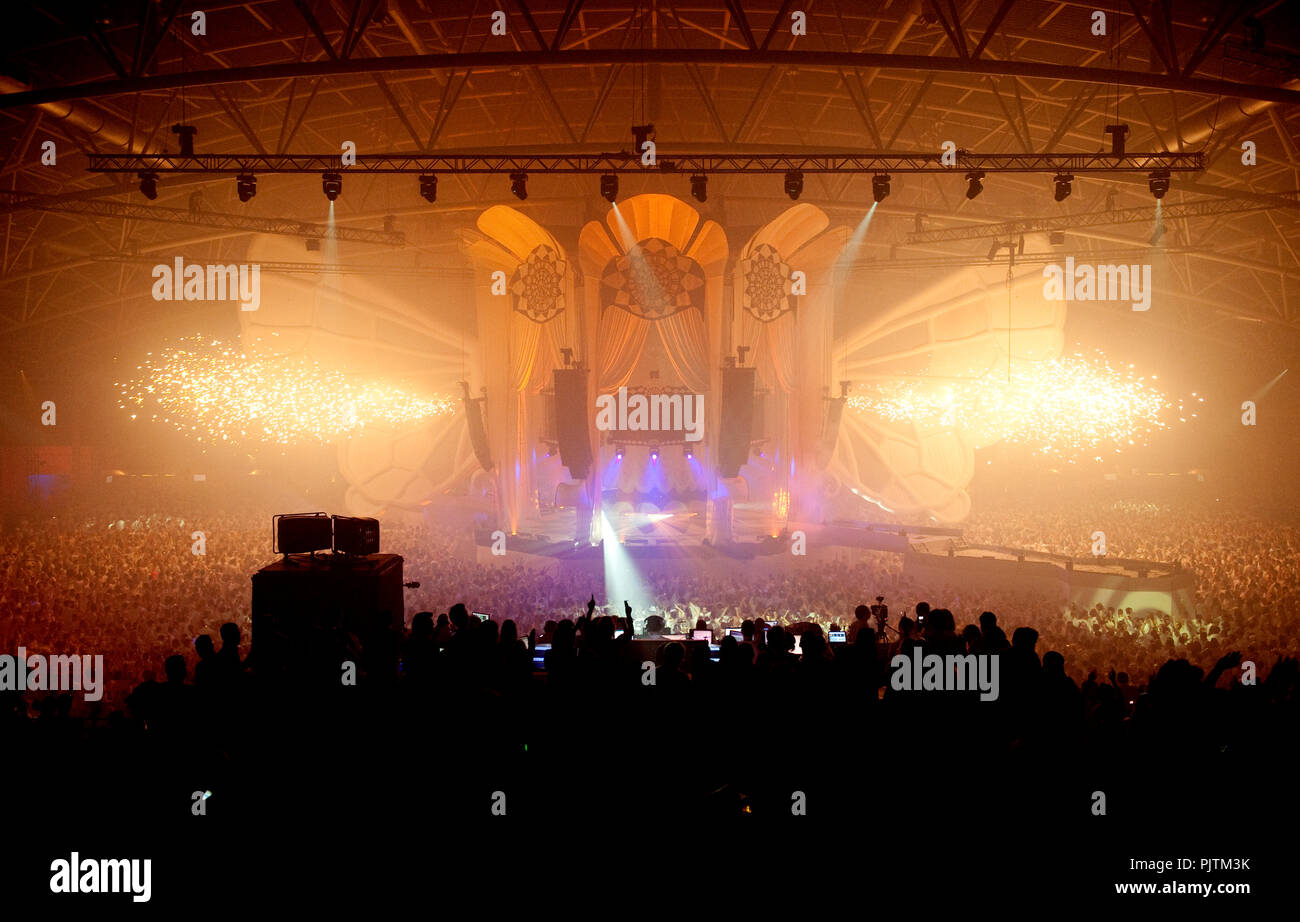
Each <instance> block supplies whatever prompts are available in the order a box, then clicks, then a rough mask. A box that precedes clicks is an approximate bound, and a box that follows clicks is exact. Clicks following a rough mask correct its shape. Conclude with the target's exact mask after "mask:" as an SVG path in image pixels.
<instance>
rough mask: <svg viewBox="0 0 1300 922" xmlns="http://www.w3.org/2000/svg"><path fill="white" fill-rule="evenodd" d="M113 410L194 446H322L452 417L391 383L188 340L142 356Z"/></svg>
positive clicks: (433, 400) (451, 408) (451, 406)
mask: <svg viewBox="0 0 1300 922" xmlns="http://www.w3.org/2000/svg"><path fill="white" fill-rule="evenodd" d="M117 386H118V388H119V389H120V400H119V402H118V405H119V406H120V407H122V408H123V409H126V410H131V411H132V413H131V416H132V418H133V419H135V418H137V417H138V416H139V415H140V412H141V411H143V412H148V413H150V414H151V415H152V418H153V419H154V420H160V421H162V422H163V423H166V424H168V425H171V426H173V427H175V428H176V429H178V430H180V431H181V432H183V433H185V434H187V435H190V436H193V437H194V438H196V439H198V440H199V441H200V442H210V443H216V444H228V445H236V444H241V443H251V442H258V443H262V444H271V445H301V444H311V443H315V444H327V443H330V442H335V441H338V440H339V439H342V438H346V437H348V436H349V435H352V434H354V433H356V432H358V431H360V430H361V429H364V428H365V427H366V426H368V425H375V424H378V423H385V424H390V425H397V426H400V425H407V424H411V423H415V422H418V421H419V420H422V419H428V418H429V417H433V416H444V415H447V414H450V413H454V412H456V406H457V401H456V400H455V399H454V398H451V397H445V396H420V395H418V394H415V393H413V392H412V391H410V390H407V389H404V388H402V387H400V386H398V385H395V384H388V383H383V382H378V381H357V380H353V379H352V378H349V376H347V375H344V374H343V373H342V372H339V371H334V370H330V369H326V368H322V367H321V366H320V365H319V364H318V363H317V362H316V361H315V360H313V359H311V358H309V357H307V356H305V355H258V356H249V355H246V354H244V353H243V352H241V351H240V350H238V349H237V348H234V347H232V346H229V345H226V344H225V343H223V342H221V341H220V340H212V339H207V338H205V337H199V336H194V337H187V338H185V339H182V340H180V341H179V343H178V344H177V345H176V346H175V347H174V348H169V349H167V350H165V351H163V352H162V353H161V354H159V355H154V354H153V353H149V354H148V356H147V357H146V358H145V360H144V361H143V362H142V363H141V364H140V365H138V366H137V368H136V374H135V375H134V376H133V377H132V378H131V380H129V381H127V382H118V385H117Z"/></svg>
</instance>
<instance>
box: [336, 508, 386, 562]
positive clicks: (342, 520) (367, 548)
mask: <svg viewBox="0 0 1300 922" xmlns="http://www.w3.org/2000/svg"><path fill="white" fill-rule="evenodd" d="M334 550H336V551H339V552H341V553H344V554H351V555H353V556H354V557H357V556H365V555H366V554H378V553H379V520H378V519H365V518H355V517H352V516H346V515H336V516H334Z"/></svg>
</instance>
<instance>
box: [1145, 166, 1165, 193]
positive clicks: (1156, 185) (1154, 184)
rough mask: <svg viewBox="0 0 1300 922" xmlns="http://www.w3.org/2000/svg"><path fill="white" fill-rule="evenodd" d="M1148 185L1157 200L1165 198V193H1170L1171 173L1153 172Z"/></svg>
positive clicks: (1163, 171)
mask: <svg viewBox="0 0 1300 922" xmlns="http://www.w3.org/2000/svg"><path fill="white" fill-rule="evenodd" d="M1147 185H1148V186H1149V187H1150V189H1151V194H1152V195H1154V196H1155V197H1156V198H1157V199H1162V198H1164V197H1165V193H1166V192H1168V191H1169V171H1168V170H1152V171H1151V176H1150V177H1149V179H1148V182H1147Z"/></svg>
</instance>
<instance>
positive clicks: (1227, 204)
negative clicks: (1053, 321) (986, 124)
mask: <svg viewBox="0 0 1300 922" xmlns="http://www.w3.org/2000/svg"><path fill="white" fill-rule="evenodd" d="M1154 207H1155V206H1153V205H1146V206H1142V207H1138V208H1118V209H1116V210H1114V211H1109V210H1104V211H1092V212H1088V213H1086V214H1073V215H1052V216H1051V217H1045V218H1027V219H1025V220H1022V221H1006V222H1003V223H1000V224H965V225H961V226H959V227H940V228H935V229H933V230H923V231H914V232H912V233H909V234H908V235H907V238H906V240H905V241H904V242H905V243H907V244H909V245H911V244H917V243H946V242H948V241H950V240H979V239H982V238H988V237H998V238H1001V239H1004V240H1005V239H1007V238H1009V237H1018V236H1021V235H1023V234H1031V233H1035V232H1042V231H1054V230H1062V231H1068V230H1074V229H1075V228H1079V227H1097V226H1099V225H1106V224H1136V223H1143V222H1145V223H1148V224H1149V223H1150V222H1151V214H1152V211H1153V210H1154ZM1276 207H1278V206H1276V205H1272V204H1268V203H1265V202H1240V201H1236V200H1234V199H1226V198H1213V199H1202V200H1200V201H1196V202H1182V203H1180V204H1176V205H1164V206H1163V207H1162V216H1163V218H1164V220H1166V221H1168V220H1170V219H1172V218H1192V217H1202V216H1205V215H1218V214H1240V213H1243V212H1249V211H1268V210H1270V209H1273V208H1276ZM1293 207H1300V198H1297V199H1296V200H1295V203H1294V206H1293Z"/></svg>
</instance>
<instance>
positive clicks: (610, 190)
mask: <svg viewBox="0 0 1300 922" xmlns="http://www.w3.org/2000/svg"><path fill="white" fill-rule="evenodd" d="M600 197H601V198H603V199H604V200H605V201H607V202H609V203H610V204H613V202H614V199H616V198H618V176H617V175H616V174H614V173H603V174H601V177H600Z"/></svg>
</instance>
